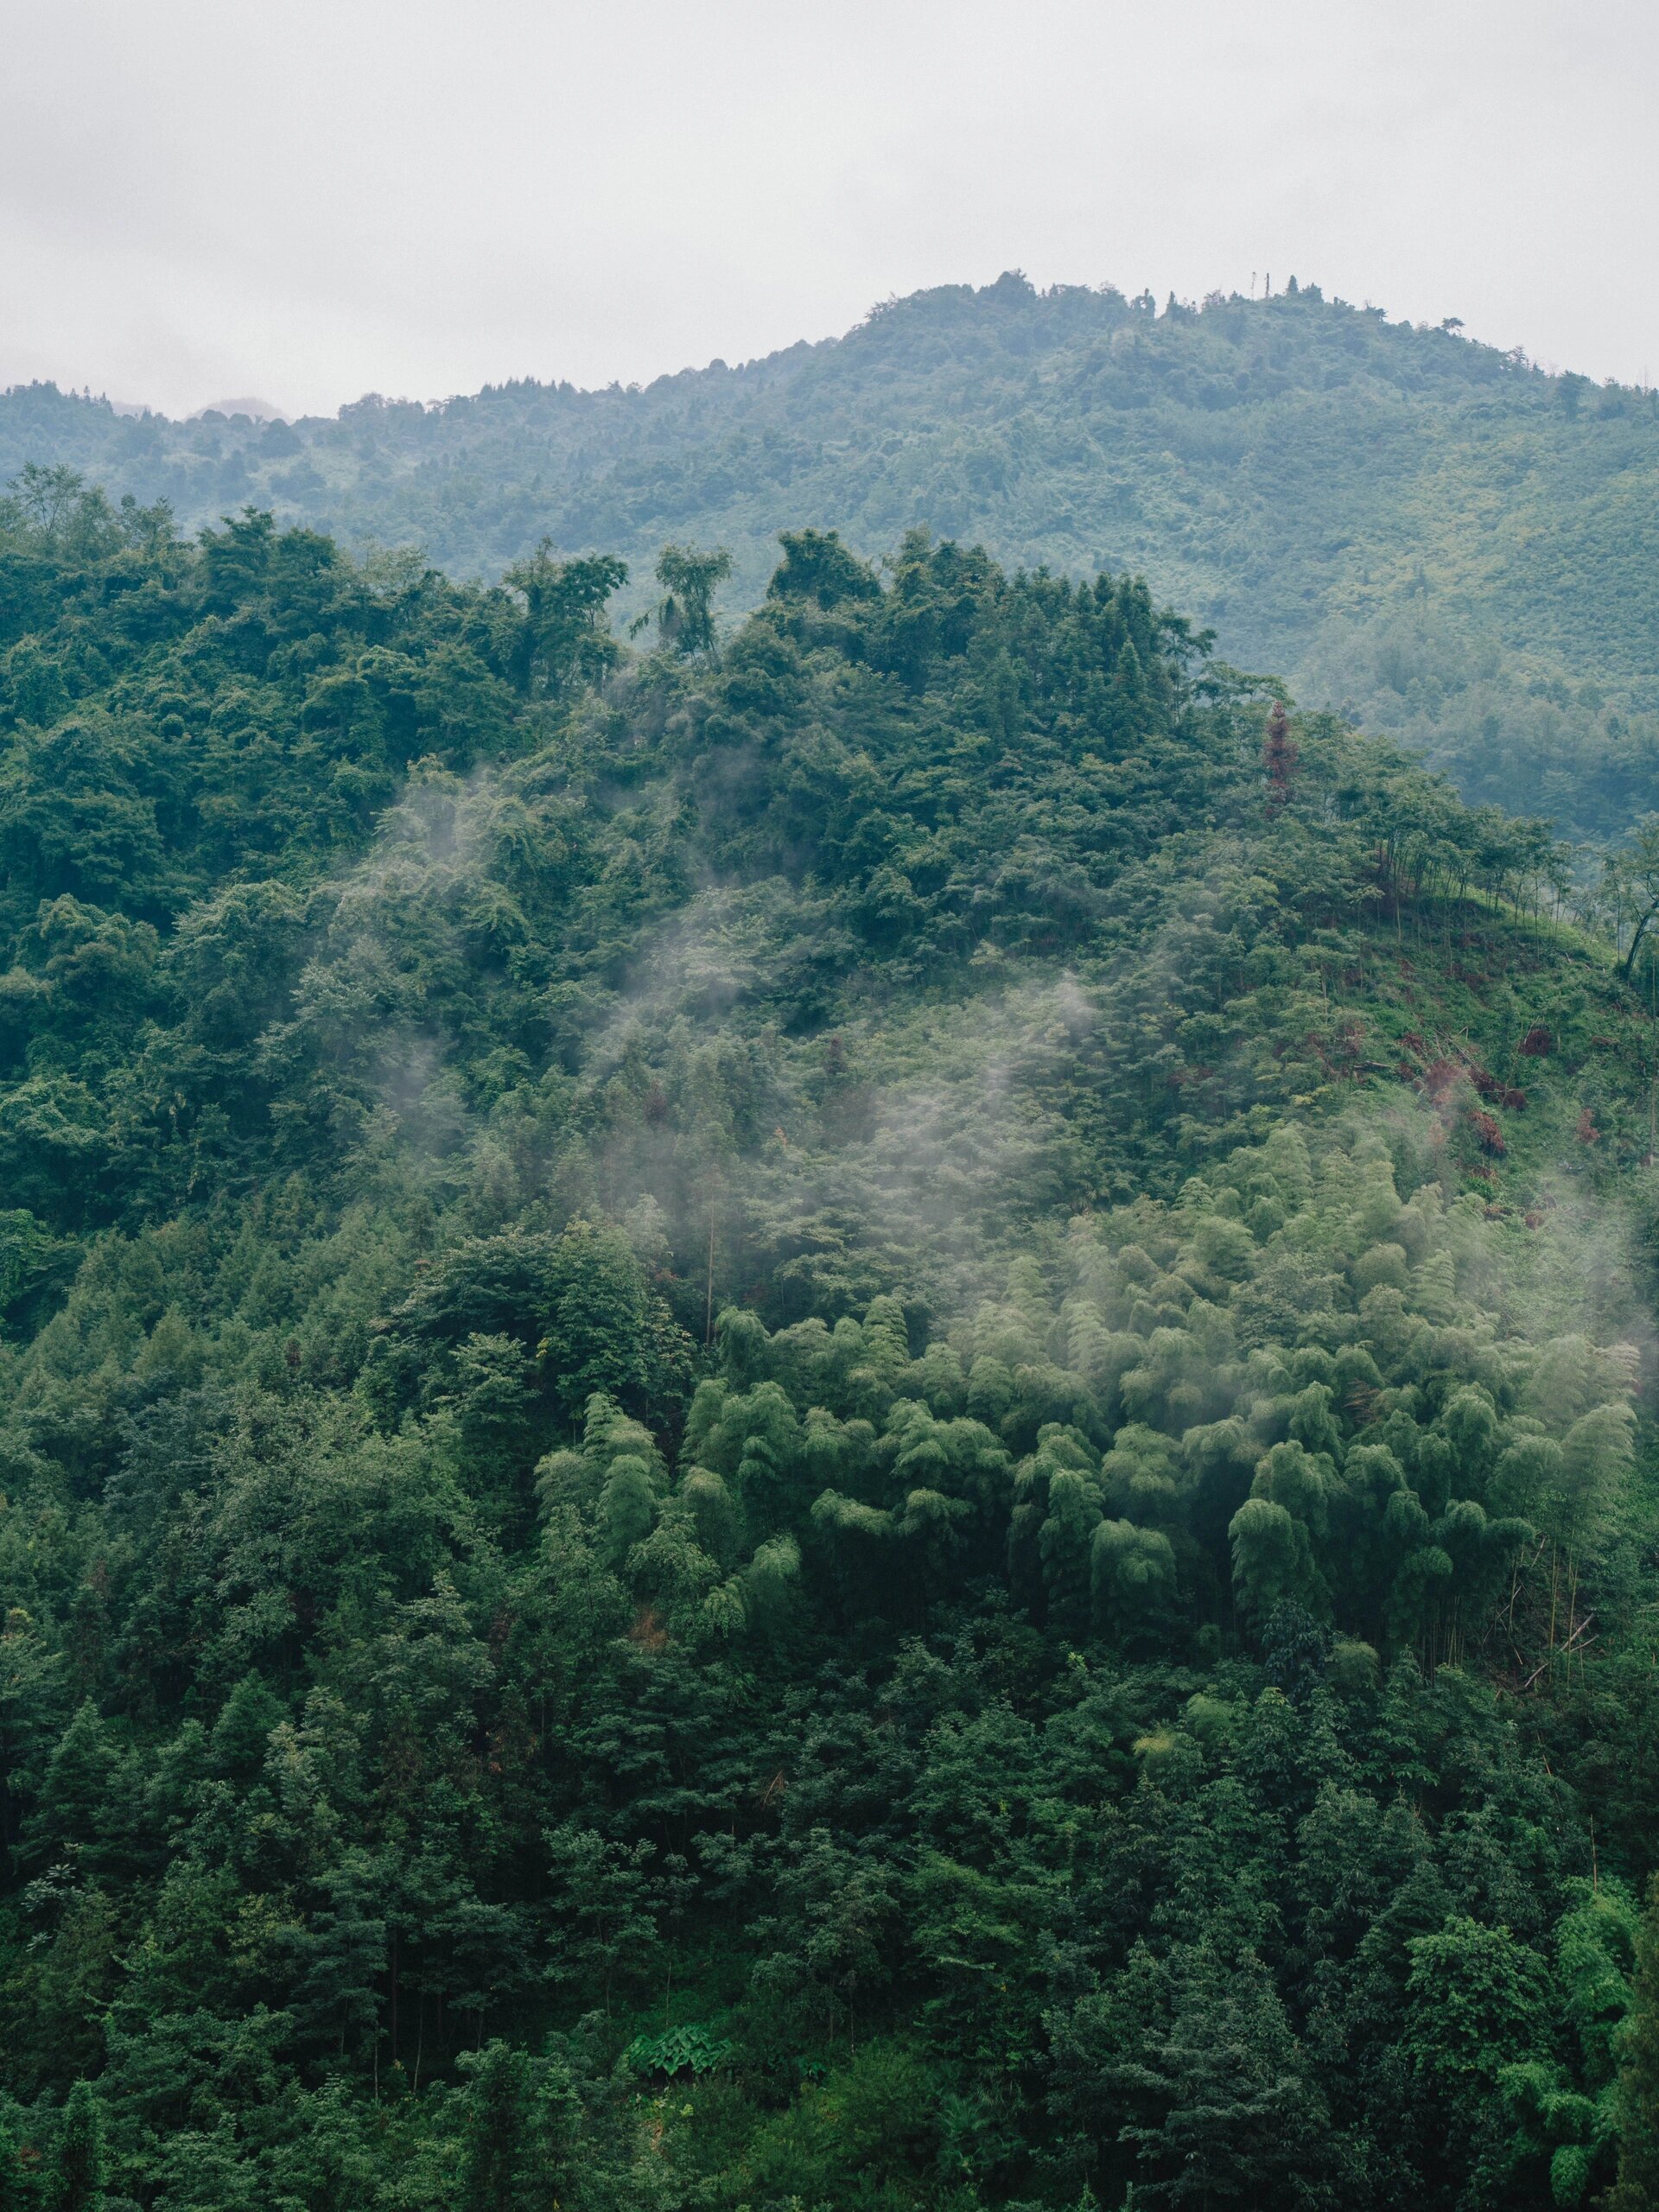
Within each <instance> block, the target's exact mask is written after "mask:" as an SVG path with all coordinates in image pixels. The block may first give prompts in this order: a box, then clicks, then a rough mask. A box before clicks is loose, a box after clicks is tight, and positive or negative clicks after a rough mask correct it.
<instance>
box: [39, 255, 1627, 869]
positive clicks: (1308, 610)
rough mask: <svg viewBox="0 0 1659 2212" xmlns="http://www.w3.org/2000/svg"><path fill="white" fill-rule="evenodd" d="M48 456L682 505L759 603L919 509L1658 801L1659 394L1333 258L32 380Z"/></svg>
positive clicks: (202, 501) (1376, 713)
mask: <svg viewBox="0 0 1659 2212" xmlns="http://www.w3.org/2000/svg"><path fill="white" fill-rule="evenodd" d="M30 462H33V463H35V464H37V465H39V466H41V467H49V466H51V465H53V464H56V463H62V464H67V465H69V466H72V467H74V468H76V469H79V470H80V471H81V472H83V473H86V474H91V475H92V476H94V477H95V478H97V479H98V480H102V481H103V482H105V484H106V485H108V486H110V487H111V490H112V491H113V492H115V493H131V494H132V495H133V496H134V498H136V499H137V500H139V501H140V502H141V503H143V504H149V503H153V502H154V501H156V499H163V498H164V499H168V500H169V501H170V502H171V503H172V505H173V506H174V509H175V512H176V513H177V514H178V516H179V517H180V518H181V520H182V521H183V522H184V523H185V524H187V525H188V526H189V527H192V528H194V526H195V525H197V524H202V523H207V524H214V525H215V526H216V525H217V524H218V523H219V518H220V517H221V516H222V515H224V514H226V513H234V512H239V511H240V509H241V508H242V507H243V506H244V505H245V504H247V503H249V502H250V501H252V502H255V503H257V505H260V506H262V507H269V508H270V509H271V510H272V511H273V512H275V513H276V514H277V516H278V518H283V519H288V520H290V521H295V522H302V523H305V524H308V525H311V526H314V527H318V528H321V529H326V530H328V531H333V532H334V533H335V534H336V535H338V536H341V537H344V538H345V539H346V541H347V542H349V543H353V544H355V545H359V546H360V545H361V544H363V543H367V542H373V543H379V544H382V545H393V544H405V543H417V544H419V545H420V546H422V547H423V548H424V550H425V551H426V553H427V555H428V556H429V558H430V559H432V560H433V561H435V563H437V564H438V565H440V566H441V567H442V568H444V569H447V570H448V572H450V573H451V574H454V575H474V576H478V577H482V578H488V579H494V578H495V577H498V576H499V575H501V574H502V572H503V571H504V570H505V569H506V568H507V567H508V566H509V565H510V564H511V563H512V562H513V561H514V560H516V559H518V558H520V557H521V556H524V555H525V554H526V553H528V552H529V551H531V550H532V549H533V548H534V547H535V545H536V544H537V543H539V542H540V541H541V539H542V538H543V537H550V539H551V540H552V543H554V545H555V546H556V548H559V549H561V550H563V551H564V552H566V553H585V552H589V551H594V550H598V551H605V552H616V553H618V554H620V555H621V556H624V557H625V558H626V559H628V560H630V561H632V563H634V565H635V568H636V570H637V571H638V572H639V575H641V576H643V575H645V571H646V570H647V569H648V567H649V564H650V562H651V560H652V558H654V556H655V554H656V552H657V550H658V546H659V545H660V544H661V543H662V542H663V541H664V539H680V538H690V539H692V540H695V541H697V542H701V543H722V544H725V545H728V546H729V547H731V548H732V549H733V551H734V556H735V571H734V579H733V582H732V585H731V587H730V589H729V591H728V594H727V597H728V605H729V607H731V608H732V609H734V610H741V609H742V608H744V607H750V606H752V605H753V603H754V602H755V601H757V600H758V599H759V597H760V594H761V593H762V592H763V591H764V589H765V586H766V579H767V577H768V575H770V573H771V570H772V564H773V562H774V560H775V557H776V534H777V532H778V531H780V530H784V529H791V528H798V527H801V526H803V525H806V524H810V525H813V526H816V527H817V528H819V529H829V528H835V529H837V530H839V531H841V533H842V536H843V537H844V538H845V539H846V540H847V542H848V543H849V544H850V545H851V546H853V547H854V549H855V550H857V551H859V552H861V553H863V554H866V555H868V556H880V555H884V554H886V553H887V552H888V551H890V550H891V549H892V548H893V546H895V545H896V544H897V543H899V539H900V537H902V536H903V534H904V532H905V531H906V530H907V529H910V528H912V527H916V526H922V527H925V528H927V529H930V530H931V531H933V532H934V534H935V535H936V536H942V537H960V538H968V539H975V540H980V541H982V542H983V543H985V544H986V545H987V546H988V548H989V549H990V550H991V551H992V552H993V554H994V555H995V556H998V557H999V558H1000V559H1001V560H1002V561H1003V562H1004V563H1005V564H1007V565H1008V566H1010V567H1016V566H1023V567H1028V568H1034V567H1038V566H1043V565H1046V566H1047V567H1048V568H1050V569H1052V570H1054V571H1055V572H1056V573H1058V574H1065V575H1071V576H1073V577H1074V578H1081V577H1084V576H1092V575H1094V574H1096V572H1097V571H1098V570H1100V569H1109V570H1113V571H1119V570H1124V569H1127V570H1128V571H1130V572H1132V573H1135V574H1140V575H1145V576H1146V577H1147V579H1148V580H1149V582H1150V584H1151V586H1152V588H1153V590H1154V595H1155V596H1157V597H1158V598H1159V599H1160V601H1161V600H1167V601H1171V602H1173V604H1176V605H1178V606H1180V607H1184V608H1185V609H1186V610H1187V611H1188V612H1189V613H1190V614H1191V615H1192V618H1193V619H1194V620H1197V621H1199V622H1201V623H1203V624H1205V625H1206V626H1211V627H1213V628H1215V629H1216V631H1217V636H1218V641H1219V650H1220V652H1221V653H1222V655H1223V657H1224V658H1226V659H1228V660H1230V661H1232V662H1234V663H1236V664H1238V665H1241V666H1244V667H1251V668H1268V669H1273V670H1276V671H1280V672H1281V674H1283V675H1284V676H1285V677H1287V679H1288V680H1290V681H1291V682H1292V683H1293V684H1294V686H1295V688H1296V690H1297V691H1298V693H1299V696H1302V697H1303V698H1304V699H1305V700H1306V701H1308V702H1310V703H1313V704H1323V703H1327V702H1328V703H1332V704H1336V705H1344V704H1346V705H1348V706H1350V707H1351V708H1352V709H1354V710H1355V711H1356V712H1357V715H1358V716H1359V718H1360V719H1361V720H1362V721H1363V722H1364V723H1365V725H1366V726H1367V727H1368V728H1372V729H1374V730H1379V731H1385V732H1388V733H1391V734H1395V735H1397V736H1398V737H1399V738H1400V739H1401V741H1403V742H1405V743H1408V744H1409V745H1412V746H1414V747H1423V748H1426V749H1427V752H1428V753H1429V755H1430V758H1431V760H1432V761H1433V763H1434V764H1435V765H1438V766H1444V767H1446V768H1447V769H1449V770H1450V771H1451V772H1452V773H1453V774H1454V776H1455V777H1456V778H1457V779H1458V781H1459V785H1460V787H1461V788H1462V790H1463V791H1464V792H1465V796H1466V797H1469V798H1471V799H1473V800H1474V801H1476V802H1478V803H1479V802H1488V801H1490V802H1495V803H1498V804H1504V805H1507V806H1509V807H1510V808H1511V809H1512V810H1517V811H1521V812H1529V813H1530V812H1543V813H1547V814H1549V815H1551V816H1552V817H1554V818H1555V819H1556V820H1557V821H1558V823H1560V826H1561V828H1562V829H1564V830H1567V831H1568V832H1570V833H1571V834H1573V835H1574V836H1582V837H1590V838H1603V837H1606V836H1616V835H1618V834H1622V832H1623V831H1624V829H1625V828H1626V827H1627V826H1628V824H1629V822H1630V818H1631V817H1632V816H1633V815H1636V814H1640V813H1642V812H1644V811H1647V810H1652V809H1654V808H1655V807H1656V806H1659V722H1656V720H1655V715H1656V711H1659V690H1656V682H1659V677H1656V664H1655V658H1654V650H1653V640H1654V638H1655V637H1656V635H1659V585H1656V582H1655V579H1656V577H1659V560H1656V552H1659V541H1656V522H1655V517H1656V513H1659V505H1656V493H1659V415H1656V411H1655V401H1654V398H1653V396H1652V395H1651V394H1650V393H1647V392H1643V391H1632V390H1628V389H1623V388H1618V387H1612V386H1609V387H1606V388H1599V387H1596V386H1594V385H1590V384H1588V383H1587V382H1586V379H1585V378H1582V377H1580V376H1576V375H1573V374H1566V375H1549V374H1546V373H1544V372H1542V371H1541V370H1539V369H1537V368H1535V367H1532V366H1530V365H1529V364H1528V363H1527V362H1526V361H1525V360H1524V359H1523V358H1522V357H1520V356H1518V355H1510V354H1505V353H1499V352H1497V351H1495V350H1494V349H1492V348H1491V347H1490V346H1480V345H1476V344H1472V343H1471V342H1469V341H1467V340H1465V339H1464V338H1463V337H1461V336H1460V335H1459V334H1458V333H1457V331H1456V330H1455V328H1444V329H1421V328H1413V327H1410V326H1408V325H1407V324H1403V323H1390V322H1389V321H1388V320H1387V319H1386V317H1385V316H1384V315H1383V314H1382V312H1381V311H1378V310H1372V309H1369V308H1353V307H1350V306H1345V305H1344V304H1342V303H1340V302H1335V301H1327V300H1325V299H1323V298H1321V297H1320V296H1319V291H1318V289H1317V288H1314V287H1308V286H1304V287H1301V288H1300V289H1297V290H1296V291H1295V292H1294V293H1291V292H1289V291H1282V292H1281V293H1280V294H1278V295H1276V296H1274V298H1272V299H1270V300H1255V301H1252V300H1247V299H1241V298H1238V297H1236V296H1235V297H1231V298H1227V299H1222V298H1219V297H1217V298H1216V299H1213V300H1211V301H1208V302H1205V305H1204V307H1203V308H1202V309H1198V308H1186V307H1183V306H1181V305H1179V303H1177V302H1173V301H1172V302H1170V303H1169V305H1168V307H1167V308H1166V310H1165V311H1164V312H1162V313H1161V314H1160V313H1158V312H1157V311H1156V309H1155V303H1154V301H1153V300H1152V298H1151V296H1149V295H1143V296H1141V297H1140V298H1138V299H1135V300H1128V299H1125V298H1124V297H1123V296H1122V295H1121V294H1119V293H1117V292H1116V291H1113V290H1111V289H1109V288H1107V289H1103V290H1098V291H1096V290H1092V289H1088V288H1087V287H1084V286H1070V287H1059V288H1057V289H1054V290H1052V291H1050V292H1046V293H1042V294H1039V293H1037V292H1035V291H1033V289H1032V288H1031V287H1030V286H1029V285H1028V284H1027V283H1026V282H1025V280H1024V279H1023V278H1021V277H1014V276H1008V277H1003V278H1002V279H1001V281H1000V282H999V283H996V284H995V285H992V286H989V287H988V288H986V289H982V290H980V291H977V292H976V291H974V290H973V289H971V288H969V287H966V286H950V287H944V288H941V289H938V290H935V291H930V292H924V293H918V294H917V295H916V296H913V297H912V298H909V299H906V300H902V301H897V302H891V303H889V304H888V305H887V306H886V307H884V308H880V309H879V310H877V311H876V312H875V313H874V314H873V315H871V316H870V317H869V319H868V321H866V322H865V323H863V324H862V325H861V326H860V327H858V328H857V329H856V330H855V331H853V332H851V333H850V334H849V335H848V336H847V337H845V338H844V339H842V340H836V341H833V342H828V343H825V344H822V345H817V346H806V345H800V346H794V347H792V348H791V349H790V350H788V351H787V352H785V353H778V354H774V355H772V356H771V357H770V358H768V359H764V360H760V361H755V362H751V363H748V364H746V365H742V366H740V367H737V368H728V367H726V366H725V365H723V364H721V363H715V365H712V366H711V367H709V368H708V369H706V370H702V371H699V372H690V371H687V372H684V373H683V374H682V375H678V376H673V377H664V378H659V379H658V381H657V382H656V383H654V384H652V385H650V386H648V387H647V388H645V390H643V391H642V390H638V389H632V388H630V389H628V390H626V391H625V390H622V389H620V388H619V387H613V388H611V389H610V390H608V391H576V390H575V389H573V388H572V387H571V386H569V385H563V384H546V385H543V384H537V383H534V382H522V383H513V384H508V385H501V386H499V387H496V388H493V389H489V390H486V391H482V392H480V393H479V394H477V395H476V396H475V397H469V398H461V399H454V400H450V401H448V403H447V404H444V405H442V406H441V407H439V406H430V407H423V406H422V405H420V404H416V403H412V402H404V401H394V402H390V403H388V402H385V401H383V400H380V399H378V398H369V399H365V400H362V401H359V402H358V403H355V404H353V405H350V406H347V407H345V408H343V409H342V410H340V416H339V417H338V418H337V419H332V420H310V421H305V422H301V423H295V424H292V425H289V424H284V423H255V422H252V421H250V420H248V419H247V418H245V417H237V418H235V419H233V420H230V421H226V420H220V419H215V418H212V417H209V418H205V419H202V420H200V421H195V422H191V423H168V422H163V421H161V420H159V419H157V418H155V417H146V418H140V419H128V418H123V417H121V416H117V415H116V414H114V413H113V412H112V411H111V409H110V407H109V406H108V405H107V404H105V403H103V402H101V401H93V400H89V399H78V398H74V397H70V396H66V395H61V394H60V393H58V392H57V391H54V389H52V388H51V387H49V386H33V387H29V388H27V389H19V390H16V391H12V392H10V393H9V394H7V395H5V396H4V397H3V398H0V481H3V480H7V479H10V477H12V476H14V475H16V474H17V473H18V471H19V470H20V469H22V467H24V466H25V465H26V464H28V463H30Z"/></svg>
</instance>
